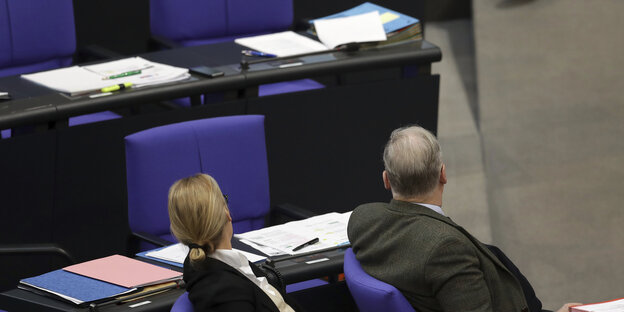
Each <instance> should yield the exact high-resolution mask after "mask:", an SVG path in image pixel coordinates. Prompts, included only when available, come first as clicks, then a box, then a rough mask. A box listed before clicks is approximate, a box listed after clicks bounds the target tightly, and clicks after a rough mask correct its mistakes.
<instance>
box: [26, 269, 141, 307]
mask: <svg viewBox="0 0 624 312" xmlns="http://www.w3.org/2000/svg"><path fill="white" fill-rule="evenodd" d="M20 284H21V285H25V286H28V287H32V288H35V289H37V290H40V291H43V292H46V293H49V294H51V295H54V296H57V297H59V298H61V299H64V300H67V301H70V302H72V303H74V304H82V303H85V302H93V301H98V300H101V299H106V298H111V297H116V296H118V295H122V294H126V293H129V292H132V291H134V290H136V289H135V288H127V287H121V286H118V285H114V284H111V283H107V282H103V281H100V280H96V279H92V278H89V277H86V276H82V275H79V274H74V273H71V272H68V271H65V270H56V271H52V272H48V273H45V274H42V275H38V276H35V277H29V278H25V279H22V280H21V281H20ZM20 288H23V289H26V290H31V289H28V288H24V287H20Z"/></svg>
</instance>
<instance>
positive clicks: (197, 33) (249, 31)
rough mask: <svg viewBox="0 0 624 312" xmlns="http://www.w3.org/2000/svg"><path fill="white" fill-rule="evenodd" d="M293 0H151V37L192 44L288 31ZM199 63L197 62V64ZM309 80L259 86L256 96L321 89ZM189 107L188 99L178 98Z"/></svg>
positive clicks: (291, 16)
mask: <svg viewBox="0 0 624 312" xmlns="http://www.w3.org/2000/svg"><path fill="white" fill-rule="evenodd" d="M292 23H293V3H292V0H211V1H203V0H177V1H171V0H150V28H151V32H152V35H153V36H154V38H158V39H161V40H160V42H161V43H162V42H167V43H168V44H166V45H169V46H173V45H179V46H195V45H202V44H211V43H218V42H225V41H232V40H234V39H236V38H242V37H248V36H255V35H261V34H268V33H273V32H279V31H284V30H287V29H288V28H289V27H290V26H291V25H292ZM198 65H200V64H198ZM324 87H325V86H324V85H322V84H320V83H318V82H316V81H314V80H311V79H301V80H293V81H287V82H281V83H272V84H265V85H260V86H259V87H258V96H268V95H275V94H281V93H288V92H299V91H306V90H314V89H320V88H324ZM177 102H178V103H179V104H181V105H184V106H188V105H189V102H188V101H183V102H180V101H177Z"/></svg>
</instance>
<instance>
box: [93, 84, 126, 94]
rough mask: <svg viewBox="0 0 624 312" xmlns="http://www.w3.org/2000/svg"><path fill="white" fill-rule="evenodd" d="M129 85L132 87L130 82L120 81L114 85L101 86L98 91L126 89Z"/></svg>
mask: <svg viewBox="0 0 624 312" xmlns="http://www.w3.org/2000/svg"><path fill="white" fill-rule="evenodd" d="M130 87H132V82H126V83H120V84H116V85H114V86H110V87H106V88H102V89H100V91H101V92H102V93H106V92H113V91H117V90H123V89H128V88H130Z"/></svg>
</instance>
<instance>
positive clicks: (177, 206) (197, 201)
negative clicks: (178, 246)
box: [169, 173, 229, 262]
mask: <svg viewBox="0 0 624 312" xmlns="http://www.w3.org/2000/svg"><path fill="white" fill-rule="evenodd" d="M228 212H229V211H228V207H227V203H226V202H225V198H224V197H223V194H222V193H221V189H220V188H219V185H218V184H217V181H215V179H213V178H212V177H211V176H209V175H207V174H203V173H198V174H196V175H194V176H190V177H187V178H183V179H180V180H178V181H176V182H175V183H174V184H173V185H172V186H171V188H170V189H169V220H170V222H171V233H173V235H174V236H175V237H176V238H177V239H178V241H180V242H181V243H182V244H185V245H187V246H189V247H190V248H191V251H190V253H189V258H190V260H191V262H197V261H202V260H204V259H205V258H206V254H207V253H212V252H213V251H214V250H215V247H216V245H217V244H218V243H219V241H220V240H221V236H222V233H223V229H224V228H225V225H226V224H227V222H228V221H229V218H228Z"/></svg>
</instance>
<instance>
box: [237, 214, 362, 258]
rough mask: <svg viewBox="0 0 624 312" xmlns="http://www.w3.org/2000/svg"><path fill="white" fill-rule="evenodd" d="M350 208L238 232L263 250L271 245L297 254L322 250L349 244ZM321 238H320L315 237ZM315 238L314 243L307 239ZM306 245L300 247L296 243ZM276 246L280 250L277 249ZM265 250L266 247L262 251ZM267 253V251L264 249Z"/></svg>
mask: <svg viewBox="0 0 624 312" xmlns="http://www.w3.org/2000/svg"><path fill="white" fill-rule="evenodd" d="M350 216H351V212H346V213H338V212H330V213H326V214H323V215H320V216H314V217H311V218H307V219H304V220H298V221H292V222H288V223H285V224H280V225H275V226H271V227H266V228H263V229H259V230H255V231H250V232H246V233H242V234H235V236H236V237H237V238H239V239H240V240H241V242H245V243H247V242H251V243H253V244H249V245H250V246H252V247H254V248H256V249H259V250H260V251H263V250H262V249H261V248H265V247H266V248H270V249H271V250H273V253H274V254H269V253H267V254H269V255H272V256H273V255H280V254H289V255H296V254H301V253H307V252H311V251H321V250H324V249H329V248H333V247H337V246H346V245H348V244H349V239H348V237H347V224H348V222H349V217H350ZM316 239H318V241H316ZM311 241H314V243H312V244H309V245H308V244H306V243H307V242H311ZM301 245H305V246H304V247H302V248H301V249H299V250H293V249H296V247H298V246H301ZM275 250H277V252H275ZM263 252H264V251H263ZM265 253H266V252H265Z"/></svg>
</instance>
